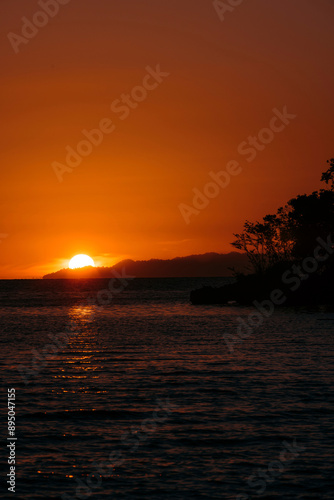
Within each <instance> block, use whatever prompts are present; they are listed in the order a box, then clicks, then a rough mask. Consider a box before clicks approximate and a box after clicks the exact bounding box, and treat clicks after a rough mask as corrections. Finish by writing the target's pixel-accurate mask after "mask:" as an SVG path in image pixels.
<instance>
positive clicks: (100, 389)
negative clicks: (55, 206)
mask: <svg viewBox="0 0 334 500" xmlns="http://www.w3.org/2000/svg"><path fill="white" fill-rule="evenodd" d="M225 282H226V279H224V278H210V279H203V278H201V279H200V278H197V279H188V278H184V279H135V280H132V281H131V282H129V284H128V286H126V287H124V289H123V290H122V291H119V293H115V294H114V295H113V297H112V300H110V301H109V302H108V301H107V300H106V301H105V302H106V304H105V305H102V306H100V305H98V304H97V303H96V300H95V299H96V297H97V294H99V291H101V290H105V289H106V288H107V287H108V280H76V281H71V280H44V281H43V280H22V281H21V280H17V281H1V282H0V299H1V307H0V328H1V353H2V358H3V360H4V361H3V363H2V367H1V379H2V415H3V416H4V419H5V420H7V389H10V388H14V389H15V419H16V420H15V426H16V430H15V432H16V434H15V436H16V437H17V440H16V441H15V444H16V463H15V467H16V469H15V472H16V489H15V491H16V492H15V494H13V493H11V492H7V494H6V491H5V495H4V498H17V499H21V498H22V499H34V500H37V499H49V500H52V499H58V498H79V499H85V498H96V499H99V498H108V499H109V498H117V499H133V500H138V499H152V500H153V499H154V500H158V499H180V500H181V499H235V500H237V499H238V500H246V499H250V498H262V499H273V500H274V499H280V500H282V499H284V500H289V499H291V500H292V499H298V500H301V499H303V500H307V499H317V500H318V499H333V498H334V493H333V492H334V478H333V472H334V458H333V446H334V436H333V432H334V431H333V428H334V425H333V424H334V415H333V403H334V396H333V376H334V364H333V357H334V356H333V355H334V349H333V344H334V341H333V339H334V314H332V313H330V312H328V311H326V310H321V309H318V310H307V309H288V308H280V309H277V310H276V311H275V312H274V314H273V315H271V316H270V317H268V318H263V322H262V324H261V325H260V326H259V327H257V328H254V331H253V332H251V333H250V334H248V335H247V336H245V337H244V338H243V339H240V341H239V342H236V343H235V344H234V345H233V351H232V350H231V348H229V346H228V344H227V343H226V338H229V337H227V335H235V334H236V330H237V327H238V324H240V319H241V320H242V319H244V320H246V319H247V318H248V317H249V315H250V314H251V313H253V312H254V311H255V310H254V308H252V307H238V306H235V307H225V306H193V305H191V303H190V301H189V293H190V291H191V290H192V289H195V288H198V287H200V286H202V285H214V286H219V285H221V284H223V283H225ZM94 304H95V305H94ZM3 432H4V434H3V451H4V453H5V455H6V458H5V461H4V469H3V470H4V472H3V478H4V481H3V483H4V482H5V479H6V474H7V473H8V472H9V467H10V466H9V464H7V456H8V453H9V452H8V451H7V450H9V448H6V438H7V431H6V429H5V427H3ZM7 486H8V485H7ZM5 490H6V486H5Z"/></svg>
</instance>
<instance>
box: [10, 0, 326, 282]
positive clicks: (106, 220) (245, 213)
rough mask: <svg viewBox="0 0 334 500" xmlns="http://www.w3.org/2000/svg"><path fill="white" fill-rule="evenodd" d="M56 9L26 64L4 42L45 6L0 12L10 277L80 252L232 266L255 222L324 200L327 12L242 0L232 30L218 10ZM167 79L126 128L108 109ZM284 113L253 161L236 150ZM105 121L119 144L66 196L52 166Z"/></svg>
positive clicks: (26, 0)
mask: <svg viewBox="0 0 334 500" xmlns="http://www.w3.org/2000/svg"><path fill="white" fill-rule="evenodd" d="M43 1H45V2H46V1H47V0H40V2H41V3H43ZM53 1H55V0H50V2H51V3H52V2H53ZM62 2H63V3H64V5H59V12H58V13H57V14H56V15H55V16H54V17H53V18H49V17H48V16H46V24H45V26H43V27H40V28H38V30H37V33H36V34H35V36H34V37H32V38H31V39H30V40H28V39H25V41H26V42H27V43H23V42H22V43H21V42H20V43H19V44H17V45H16V50H17V52H18V53H15V51H14V48H13V43H14V42H13V35H11V37H12V38H11V40H10V39H9V38H8V33H10V32H11V33H14V34H16V35H21V31H22V27H23V25H24V21H22V17H26V18H27V19H29V20H31V19H32V18H33V17H34V15H35V13H36V12H37V11H40V10H41V7H40V5H39V4H38V2H37V1H36V2H35V1H31V0H15V2H13V1H12V0H3V1H2V2H1V9H2V12H1V16H0V26H1V34H2V44H1V60H2V68H1V69H2V71H1V77H0V85H1V99H2V106H1V114H2V123H3V127H2V131H1V139H2V141H1V142H2V147H1V151H0V155H1V165H2V170H1V173H2V179H1V185H0V190H1V197H0V200H1V215H2V217H1V223H0V241H1V243H0V262H1V264H0V278H25V277H41V276H42V275H43V274H45V273H48V272H52V271H56V270H58V269H59V268H62V267H67V265H68V260H69V259H70V258H71V257H72V256H73V255H75V254H77V253H85V254H88V255H90V256H91V257H93V259H94V260H95V261H96V263H97V264H101V265H112V264H114V263H115V262H116V261H118V260H120V259H122V258H128V257H129V258H134V259H148V258H151V257H156V258H172V257H176V256H184V255H188V254H192V253H204V252H207V251H216V252H227V251H230V250H231V246H230V242H231V241H232V240H233V232H238V231H240V230H241V228H242V225H243V222H244V221H245V219H246V218H247V219H250V220H254V219H257V218H260V217H261V216H263V215H265V214H266V213H270V212H275V211H276V209H277V208H278V207H279V206H280V205H282V204H284V203H285V202H286V201H287V200H288V199H289V198H291V197H293V196H294V195H296V194H298V193H303V192H310V191H313V190H315V189H318V188H319V187H320V182H319V179H320V176H321V172H322V171H323V170H325V169H326V160H327V159H329V158H331V157H333V156H334V151H333V133H332V132H333V125H332V120H333V118H332V117H333V111H334V110H333V108H334V102H333V88H334V74H333V70H332V63H333V52H334V32H333V28H332V26H333V15H334V6H333V3H332V2H331V1H330V0H317V1H316V2H315V1H314V0H294V1H293V2H291V0H271V1H270V2H268V0H252V1H248V0H244V2H242V3H241V5H240V6H238V7H235V8H234V10H233V11H232V12H226V14H225V19H224V20H223V21H221V20H220V18H219V16H218V14H217V12H216V11H215V9H214V6H213V3H212V2H211V1H201V0H197V1H195V0H160V1H159V2H158V1H157V0H145V1H144V0H142V1H140V0H99V1H93V0H80V1H76V0H70V1H68V3H67V4H66V0H62ZM225 3H228V0H226V2H225ZM50 8H51V7H50ZM36 19H37V23H38V22H40V23H42V24H43V22H44V21H43V20H44V19H45V16H44V17H43V16H42V17H38V16H37V18H36ZM21 36H22V35H21ZM15 40H16V41H17V40H18V39H17V38H16V39H15ZM14 45H15V43H14ZM157 65H160V68H161V71H162V72H165V73H169V76H167V77H165V78H164V79H163V81H162V82H161V83H159V85H158V86H157V88H155V89H154V90H153V89H152V90H148V91H147V96H146V97H145V98H144V99H143V100H142V101H141V102H138V105H136V103H135V105H136V108H135V109H131V112H130V113H129V116H127V117H126V118H125V119H123V120H122V119H121V113H115V112H114V111H112V110H111V108H110V107H111V104H112V103H113V102H114V101H115V100H116V99H120V96H121V95H122V94H128V93H131V92H132V90H133V89H134V87H136V86H141V85H142V82H143V79H144V77H145V76H146V75H147V74H148V73H147V69H146V68H147V67H148V66H150V67H151V68H156V66H157ZM148 78H149V77H148ZM146 82H149V85H150V86H151V87H152V86H154V85H153V84H154V80H153V77H150V80H148V79H147V80H146ZM140 92H141V91H140V89H139V90H138V89H137V95H139V97H140V96H141V95H143V94H140ZM131 102H134V101H131ZM285 105H286V106H287V109H288V112H289V113H292V114H295V115H297V116H296V118H295V119H293V120H292V121H291V123H290V124H289V125H288V126H286V127H285V129H284V130H283V131H282V132H279V133H275V135H274V138H273V140H272V141H271V142H270V143H269V144H267V145H266V146H265V148H264V149H263V151H258V153H257V155H256V158H255V159H254V161H252V162H248V161H247V156H246V155H242V154H240V152H238V147H239V145H240V144H241V143H242V142H243V141H247V140H248V137H249V136H252V135H253V136H254V135H257V134H258V132H259V131H260V130H261V129H263V128H265V127H268V124H269V123H270V120H271V118H272V117H273V111H272V110H273V108H277V109H278V110H281V111H282V110H283V107H284V106H285ZM105 118H109V119H110V120H112V122H113V126H114V127H115V130H114V131H113V132H111V133H109V134H104V137H103V142H102V143H101V144H100V145H98V146H93V147H92V152H91V153H90V154H89V155H88V156H86V157H84V158H83V159H82V161H81V163H80V165H79V166H77V167H76V168H75V169H73V171H72V172H68V173H64V175H63V177H62V178H63V181H62V182H59V180H58V179H57V176H56V174H55V172H54V170H53V167H52V164H53V162H60V163H63V164H65V156H66V151H65V148H66V147H67V146H71V147H72V148H76V146H77V144H78V143H79V142H80V141H82V140H83V139H85V138H84V136H83V134H82V130H84V129H86V130H88V131H89V130H91V129H94V128H96V127H97V126H98V124H99V123H100V122H101V120H102V119H105ZM231 160H236V161H238V162H239V164H240V166H241V167H242V172H241V173H240V174H239V175H236V176H233V177H231V181H230V183H229V185H228V186H226V187H225V188H221V189H220V192H219V194H218V195H217V196H215V197H214V198H212V199H211V200H209V203H208V206H207V207H206V208H205V209H203V210H200V211H199V213H197V214H193V215H192V216H191V217H190V221H189V224H187V223H186V222H185V220H184V218H183V217H182V215H181V212H180V209H179V205H180V204H187V205H191V204H192V199H193V196H194V195H193V191H192V190H193V189H194V188H198V189H199V190H203V188H204V186H205V185H206V184H207V183H208V182H209V181H210V180H211V179H210V176H209V173H210V172H211V171H214V172H218V171H220V170H222V169H225V167H226V164H227V163H228V162H229V161H231ZM3 235H7V236H6V237H4V236H3Z"/></svg>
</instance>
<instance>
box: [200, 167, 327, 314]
mask: <svg viewBox="0 0 334 500" xmlns="http://www.w3.org/2000/svg"><path fill="white" fill-rule="evenodd" d="M327 163H329V168H328V170H327V171H326V172H324V173H323V174H322V177H321V181H323V182H325V183H326V185H328V187H326V188H325V189H320V190H319V191H314V192H313V193H311V194H303V195H299V196H297V197H296V198H293V199H291V200H290V201H289V202H288V203H287V204H286V205H285V206H284V207H281V208H279V209H278V211H277V212H276V213H275V214H269V215H266V216H265V217H263V219H262V220H261V221H256V222H250V221H246V222H245V224H244V229H243V231H242V232H241V233H239V234H234V236H235V238H236V239H235V241H234V242H233V243H232V245H233V246H234V247H235V248H236V249H238V250H240V251H243V252H245V253H246V255H247V257H248V260H249V264H250V265H251V267H252V270H253V272H252V273H249V274H247V275H245V273H244V272H242V271H240V272H239V273H238V274H237V275H236V281H235V282H234V283H231V284H228V285H226V286H223V287H220V288H213V287H203V288H201V289H198V290H194V291H192V292H191V295H190V300H191V302H192V303H193V304H228V303H238V304H242V305H251V304H252V305H254V306H255V307H256V308H257V309H259V310H261V312H263V314H268V311H269V310H272V309H273V308H274V306H280V305H289V306H295V305H297V306H304V305H307V306H313V305H330V306H334V158H333V159H331V160H329V161H328V162H327Z"/></svg>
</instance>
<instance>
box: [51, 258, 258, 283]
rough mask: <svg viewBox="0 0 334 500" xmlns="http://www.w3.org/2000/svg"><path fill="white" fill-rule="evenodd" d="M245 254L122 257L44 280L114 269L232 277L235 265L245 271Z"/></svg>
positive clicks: (106, 274) (142, 274)
mask: <svg viewBox="0 0 334 500" xmlns="http://www.w3.org/2000/svg"><path fill="white" fill-rule="evenodd" d="M247 263H248V260H247V257H246V254H243V253H239V252H230V253H227V254H219V253H205V254H202V255H189V256H187V257H176V258H174V259H170V260H162V259H150V260H130V259H127V260H122V261H121V262H118V263H117V264H115V265H114V266H112V267H92V266H87V267H82V268H80V269H61V270H60V271H57V272H55V273H51V274H46V275H45V276H43V279H77V278H85V279H87V278H112V277H114V274H113V271H117V272H118V273H122V271H123V272H125V273H126V274H127V275H131V276H134V277H136V278H196V277H199V278H201V277H214V276H231V275H232V274H233V271H232V268H237V269H238V271H245V270H246V267H247Z"/></svg>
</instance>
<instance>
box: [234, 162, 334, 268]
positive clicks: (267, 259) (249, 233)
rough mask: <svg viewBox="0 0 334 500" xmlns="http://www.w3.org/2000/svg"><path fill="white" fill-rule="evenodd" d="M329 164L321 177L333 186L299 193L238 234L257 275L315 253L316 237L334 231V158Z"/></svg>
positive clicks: (241, 245) (238, 246)
mask: <svg viewBox="0 0 334 500" xmlns="http://www.w3.org/2000/svg"><path fill="white" fill-rule="evenodd" d="M327 163H329V164H330V168H329V169H328V170H327V171H326V172H324V173H323V174H322V177H321V180H322V181H324V182H325V183H326V184H329V183H331V186H330V189H321V190H320V191H314V192H313V193H312V194H309V195H306V194H303V195H299V196H297V197H296V198H293V199H292V200H290V201H289V202H288V203H287V204H286V205H285V206H284V207H281V208H279V209H278V211H277V213H276V214H274V215H266V216H265V217H264V218H263V220H262V221H261V222H250V221H246V222H245V224H244V230H243V232H242V233H237V234H234V236H235V237H236V240H235V241H234V242H233V243H232V245H233V246H234V247H235V248H237V249H239V250H243V251H244V252H246V254H247V256H248V259H249V261H250V263H251V265H252V267H253V269H254V271H255V272H256V273H257V274H262V273H264V272H266V271H267V270H268V269H270V268H272V267H273V266H275V265H276V264H278V263H289V262H291V261H294V260H298V259H301V258H304V257H307V256H312V255H313V251H314V248H315V246H316V239H317V238H318V237H322V238H327V237H328V235H329V234H330V233H332V232H334V159H331V160H329V161H328V162H327Z"/></svg>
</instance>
